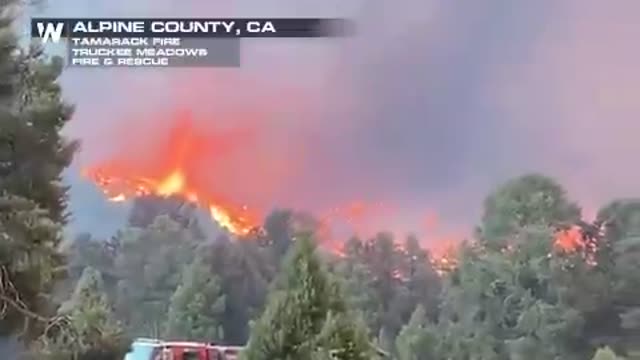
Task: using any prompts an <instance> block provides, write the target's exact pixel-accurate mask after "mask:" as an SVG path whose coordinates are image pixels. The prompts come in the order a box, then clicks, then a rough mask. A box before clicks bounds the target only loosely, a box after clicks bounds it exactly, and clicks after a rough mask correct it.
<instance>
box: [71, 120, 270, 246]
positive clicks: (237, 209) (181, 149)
mask: <svg viewBox="0 0 640 360" xmlns="http://www.w3.org/2000/svg"><path fill="white" fill-rule="evenodd" d="M193 126H194V124H193V123H191V122H190V121H188V119H184V118H182V119H179V121H177V123H176V124H175V126H174V127H173V128H172V129H171V130H170V132H169V137H168V139H166V140H165V141H164V142H161V141H160V140H159V139H158V143H156V144H152V145H154V146H153V147H152V148H151V149H149V150H151V154H150V156H148V157H147V158H145V159H144V160H143V161H141V160H138V159H135V158H134V157H132V156H121V157H116V158H115V159H112V160H111V161H109V162H106V163H103V164H99V165H97V166H93V167H91V168H88V169H85V170H84V171H83V175H84V176H85V177H87V178H89V179H91V180H92V181H93V182H94V183H95V184H96V185H97V186H99V187H100V189H101V190H102V192H103V193H104V194H105V196H106V197H107V199H109V200H110V201H114V202H122V201H125V200H127V199H131V198H135V197H140V196H148V195H156V196H161V197H172V196H176V197H180V198H182V199H184V200H185V201H189V202H193V203H196V204H198V205H199V206H201V207H202V208H204V209H208V210H209V213H210V214H211V217H212V218H213V219H214V220H215V221H216V222H217V223H218V224H219V225H220V226H221V227H223V228H225V229H227V230H228V231H229V232H231V233H233V234H236V235H246V234H248V233H250V232H251V231H252V230H254V229H256V228H257V227H259V225H260V219H261V216H260V214H259V213H258V212H257V211H255V210H251V209H249V207H248V206H245V205H237V204H235V203H233V202H231V201H227V200H226V199H227V198H228V196H225V195H224V192H223V191H222V190H224V189H213V188H212V186H211V185H212V183H211V182H209V181H207V180H208V177H207V176H206V175H209V176H211V175H215V174H208V173H206V172H205V170H208V169H206V167H204V166H202V165H201V164H200V163H199V162H198V160H201V159H200V158H201V157H202V156H204V155H206V153H203V151H204V150H205V149H206V148H207V147H208V148H209V149H215V150H219V151H220V153H219V154H217V156H220V155H222V154H221V153H222V152H224V150H228V148H229V147H230V146H231V145H233V144H231V143H230V142H231V141H232V140H233V139H232V137H231V136H229V137H224V138H223V137H220V136H218V137H214V136H207V135H202V134H199V133H198V135H196V134H197V131H196V129H195V128H194V127H193ZM218 140H219V141H218ZM214 159H215V156H214ZM204 184H206V185H207V186H204Z"/></svg>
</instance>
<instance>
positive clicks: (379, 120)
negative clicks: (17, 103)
mask: <svg viewBox="0 0 640 360" xmlns="http://www.w3.org/2000/svg"><path fill="white" fill-rule="evenodd" d="M86 4H88V3H86V2H82V1H80V0H65V1H59V2H57V3H56V4H51V8H50V9H47V10H46V12H47V14H46V15H50V16H76V17H80V16H99V17H108V16H149V17H150V16H167V15H171V16H190V17H196V16H203V15H206V16H210V17H223V16H260V17H268V16H279V17H287V16H339V17H350V18H354V19H355V20H356V21H357V22H358V24H359V33H358V35H357V36H356V37H354V38H349V39H296V40H282V39H280V40H278V39H252V40H243V55H242V56H243V59H242V61H243V67H242V68H241V69H233V70H230V69H162V70H157V71H156V70H135V71H132V70H82V71H68V72H67V73H66V74H65V75H64V85H65V90H66V93H67V94H68V96H69V99H70V100H71V101H72V102H74V103H75V104H77V113H76V118H75V120H74V121H73V124H72V125H71V126H70V127H69V128H68V129H67V131H68V133H69V134H70V135H71V136H73V137H77V138H80V139H82V140H83V142H84V146H83V152H82V153H81V154H80V156H79V157H78V160H77V163H78V166H82V165H84V164H91V163H95V162H98V161H101V160H103V159H105V158H108V157H109V156H110V155H111V154H113V153H114V152H117V151H118V150H125V151H126V152H127V153H129V154H134V153H136V152H138V151H142V150H143V148H144V143H145V141H149V140H150V139H151V135H152V134H154V133H155V132H157V131H160V129H162V128H163V127H166V126H168V124H170V121H171V116H172V115H171V114H175V113H177V112H180V111H185V110H188V111H189V112H190V113H191V114H193V118H194V119H196V121H197V122H198V124H199V125H200V126H202V127H204V128H206V129H227V130H228V129H232V130H233V129H251V131H253V133H255V134H257V136H256V137H255V139H254V141H252V142H250V143H246V144H245V145H246V146H244V147H243V148H242V150H241V151H238V152H236V153H235V155H233V156H232V157H230V158H227V159H226V160H225V161H227V162H228V164H229V166H228V167H227V168H225V171H223V172H222V173H218V174H217V175H218V176H220V177H222V178H223V179H222V180H220V181H222V182H223V183H224V184H225V186H227V187H228V189H227V190H226V191H228V193H229V194H231V195H233V196H237V197H239V198H242V199H241V200H239V201H249V202H251V201H253V202H255V203H257V204H258V205H260V206H267V207H268V206H295V207H300V208H305V209H308V210H311V211H314V212H322V211H325V210H326V209H329V208H331V207H334V206H336V205H342V204H349V203H351V202H353V201H364V202H383V203H385V204H389V206H390V207H392V208H394V211H393V212H392V213H386V214H385V215H384V216H381V219H379V220H378V222H377V223H376V225H377V226H378V227H379V228H380V229H383V228H385V227H388V228H390V227H394V228H398V229H401V231H417V232H420V231H426V230H425V229H424V227H425V226H426V225H425V223H427V222H428V223H429V224H430V225H429V226H430V227H431V228H433V224H432V223H433V218H434V217H433V216H432V214H434V213H435V214H437V219H438V226H437V227H439V229H440V230H433V229H432V230H433V231H434V232H437V231H440V232H441V233H442V234H451V233H452V232H453V233H457V232H458V231H460V229H464V230H466V229H469V228H470V225H471V224H472V223H474V222H475V221H476V220H477V216H478V214H479V211H480V206H481V201H482V197H483V196H485V195H486V194H487V193H488V192H489V191H490V190H491V189H492V188H494V187H495V186H496V185H497V184H499V183H501V182H503V181H505V180H506V179H507V178H509V177H511V176H516V175H520V174H522V173H523V172H532V171H539V172H544V173H546V174H549V175H551V176H554V177H557V178H558V179H559V180H560V181H561V182H562V183H563V184H565V185H566V186H567V188H568V190H569V191H570V193H571V194H572V195H573V196H574V197H575V198H577V200H578V201H580V202H581V203H582V204H583V205H584V206H585V208H586V210H587V211H588V212H592V211H594V209H596V208H597V207H598V206H600V205H601V204H602V203H603V202H605V201H607V200H608V199H610V198H612V197H617V196H625V195H637V192H638V187H637V184H638V183H639V182H640V171H638V170H637V169H636V167H634V166H633V164H634V162H633V160H635V155H636V154H638V153H640V142H638V141H637V139H636V137H637V136H638V134H640V122H639V121H638V119H637V118H638V117H639V116H640V101H638V96H639V95H638V94H640V68H638V66H637V64H638V63H639V60H640V51H639V50H637V47H636V46H633V44H634V43H635V40H636V38H637V36H638V35H640V23H638V22H637V21H635V14H637V13H638V11H640V3H637V2H634V1H631V0H628V1H618V2H616V3H615V4H614V3H605V2H602V1H595V0H582V1H577V0H575V1H564V2H557V1H550V0H542V1H535V2H527V3H515V2H510V1H500V0H495V1H484V2H464V3H460V2H450V1H435V0H407V1H402V2H401V3H397V2H392V1H383V0H372V1H344V0H341V1H338V0H334V1H324V2H318V1H301V0H295V1H294V0H281V1H275V0H274V1H266V0H260V1H258V0H253V1H251V0H244V1H234V2H231V1H226V2H222V3H218V2H216V5H211V4H209V3H206V2H204V1H187V0H184V1H180V2H179V3H178V2H170V1H166V0H165V1H135V2H132V1H125V0H111V1H103V0H94V1H92V2H91V5H90V6H88V5H86ZM73 176H77V175H73ZM75 181H79V180H75ZM74 191H75V192H74V193H73V194H72V195H73V204H74V208H75V209H77V210H76V211H75V212H76V218H77V219H78V220H82V219H81V217H82V215H78V214H91V213H92V211H93V210H91V209H92V207H93V206H96V205H95V204H94V203H87V201H86V200H84V199H86V197H84V195H83V194H81V193H78V192H79V191H80V190H74ZM85 217H86V215H85ZM85 220H86V219H85Z"/></svg>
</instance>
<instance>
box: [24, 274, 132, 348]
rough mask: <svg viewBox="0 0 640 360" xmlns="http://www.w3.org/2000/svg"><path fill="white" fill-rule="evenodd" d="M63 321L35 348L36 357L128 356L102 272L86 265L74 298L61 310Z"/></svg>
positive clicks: (36, 344) (50, 329)
mask: <svg viewBox="0 0 640 360" xmlns="http://www.w3.org/2000/svg"><path fill="white" fill-rule="evenodd" d="M59 313H60V315H61V317H60V319H61V320H60V322H59V323H57V324H54V325H55V326H51V327H50V328H49V329H48V331H46V332H45V333H44V334H43V335H42V336H41V337H40V338H39V339H38V341H37V342H35V344H34V345H33V347H32V351H31V355H32V356H33V358H34V359H45V360H58V359H67V360H85V359H86V360H89V359H92V360H101V359H104V360H110V359H118V358H120V359H121V358H122V357H123V356H124V353H125V352H126V350H127V344H128V341H127V339H126V338H125V337H124V336H123V331H122V328H121V326H120V324H119V323H118V322H116V321H115V320H114V319H113V312H112V309H111V306H110V305H109V302H108V300H107V296H106V294H105V293H104V284H103V280H102V276H101V274H100V273H99V272H98V271H97V270H95V269H93V268H86V269H85V270H84V272H83V274H82V276H81V278H80V280H79V281H78V283H77V285H76V288H75V290H74V292H73V294H72V296H71V298H70V299H69V300H68V301H67V302H65V303H64V304H63V305H62V306H61V307H60V309H59Z"/></svg>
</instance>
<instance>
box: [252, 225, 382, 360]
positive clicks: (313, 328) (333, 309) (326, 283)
mask: <svg viewBox="0 0 640 360" xmlns="http://www.w3.org/2000/svg"><path fill="white" fill-rule="evenodd" d="M278 284H279V286H278V287H277V290H275V292H274V293H273V294H272V295H271V297H270V299H269V302H268V305H267V307H266V309H265V311H264V313H263V315H262V317H261V318H260V319H258V320H257V321H256V323H255V324H254V326H253V329H252V333H251V338H250V340H249V343H248V345H247V349H246V351H245V353H244V354H243V356H244V358H246V359H251V360H259V359H282V360H285V359H291V360H293V359H312V358H326V356H327V354H332V355H333V356H334V358H336V359H371V357H372V356H373V353H372V352H373V348H372V346H371V344H370V343H369V342H368V341H366V339H367V336H366V330H364V328H362V327H361V326H358V325H357V324H358V322H357V321H356V320H355V318H354V317H351V316H352V315H351V314H350V312H349V310H348V307H347V304H346V302H345V301H344V299H343V297H342V293H341V290H340V287H339V285H338V283H337V282H336V281H334V280H332V279H331V277H330V275H329V273H327V272H326V270H325V269H324V268H323V264H322V263H321V261H320V259H319V258H318V257H317V255H316V254H315V246H314V245H313V242H312V240H311V239H310V238H309V237H307V236H303V237H301V238H299V239H298V240H297V242H296V245H295V247H294V249H293V251H292V252H291V254H290V255H289V257H288V259H287V261H286V263H285V266H284V268H283V274H282V275H281V276H280V277H279V279H278Z"/></svg>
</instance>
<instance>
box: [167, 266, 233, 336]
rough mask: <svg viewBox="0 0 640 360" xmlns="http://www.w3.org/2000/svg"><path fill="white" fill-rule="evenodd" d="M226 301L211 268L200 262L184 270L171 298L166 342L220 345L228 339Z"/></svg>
mask: <svg viewBox="0 0 640 360" xmlns="http://www.w3.org/2000/svg"><path fill="white" fill-rule="evenodd" d="M224 311H225V297H224V295H222V294H221V287H220V281H219V280H218V278H217V276H216V275H215V274H213V273H212V272H211V268H210V267H208V266H206V265H205V264H203V263H201V262H200V261H196V262H194V263H193V264H191V265H190V266H187V267H186V268H185V269H184V272H183V275H182V281H181V282H180V285H179V286H178V288H177V289H176V291H175V293H174V294H173V296H172V297H171V304H170V306H169V314H168V320H167V330H166V333H165V337H166V338H170V339H179V340H190V341H202V342H211V341H215V342H216V343H220V342H222V340H223V339H224V335H223V331H222V318H223V316H224Z"/></svg>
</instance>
